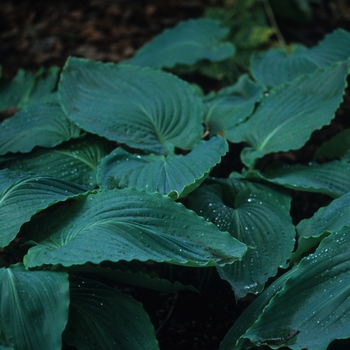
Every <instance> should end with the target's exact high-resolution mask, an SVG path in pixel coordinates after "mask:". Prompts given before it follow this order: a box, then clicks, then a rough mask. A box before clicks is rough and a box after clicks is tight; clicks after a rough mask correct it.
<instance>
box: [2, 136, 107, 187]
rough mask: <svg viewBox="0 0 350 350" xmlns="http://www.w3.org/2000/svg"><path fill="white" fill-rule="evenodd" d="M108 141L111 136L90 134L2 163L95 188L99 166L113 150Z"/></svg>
mask: <svg viewBox="0 0 350 350" xmlns="http://www.w3.org/2000/svg"><path fill="white" fill-rule="evenodd" d="M108 145H109V143H108V142H107V140H105V139H101V138H99V137H97V136H92V135H89V136H86V137H84V138H82V139H76V140H72V141H70V142H68V143H64V144H62V145H59V146H58V147H56V148H53V149H38V150H34V151H32V152H31V153H29V154H20V155H16V156H13V155H11V156H8V157H3V158H2V159H0V162H1V163H0V166H1V167H2V168H9V169H11V170H20V171H24V172H27V173H31V174H36V175H44V174H45V175H50V176H56V177H59V178H60V179H64V180H66V181H71V182H76V183H79V184H81V185H83V186H86V187H89V188H95V187H96V185H97V183H96V169H97V166H98V164H99V163H100V161H101V160H102V158H103V157H105V156H106V155H107V154H108V153H109V151H110V149H109V147H108Z"/></svg>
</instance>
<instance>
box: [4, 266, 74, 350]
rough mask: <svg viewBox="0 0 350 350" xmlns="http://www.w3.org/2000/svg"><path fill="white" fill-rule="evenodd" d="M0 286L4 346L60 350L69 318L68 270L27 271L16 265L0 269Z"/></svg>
mask: <svg viewBox="0 0 350 350" xmlns="http://www.w3.org/2000/svg"><path fill="white" fill-rule="evenodd" d="M0 285H1V290H0V330H1V336H2V338H3V339H4V341H5V343H6V344H4V345H6V346H12V347H13V348H15V349H26V350H47V349H52V350H54V349H57V350H60V349H61V348H62V341H61V336H62V332H63V330H64V328H65V327H66V323H67V320H68V307H69V282H68V275H67V273H65V272H52V271H28V270H26V269H25V268H24V267H23V266H22V265H20V264H17V265H15V266H11V267H9V268H6V269H5V268H1V269H0Z"/></svg>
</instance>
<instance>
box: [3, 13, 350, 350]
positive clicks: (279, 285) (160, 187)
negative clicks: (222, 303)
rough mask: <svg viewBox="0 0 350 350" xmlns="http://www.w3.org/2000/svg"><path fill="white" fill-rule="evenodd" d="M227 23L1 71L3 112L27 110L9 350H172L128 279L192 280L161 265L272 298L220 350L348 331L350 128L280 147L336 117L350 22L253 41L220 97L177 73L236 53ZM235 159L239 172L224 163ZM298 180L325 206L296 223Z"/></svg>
mask: <svg viewBox="0 0 350 350" xmlns="http://www.w3.org/2000/svg"><path fill="white" fill-rule="evenodd" d="M228 32H229V29H228V28H225V27H223V26H222V25H221V24H220V23H219V22H218V21H215V20H212V19H199V20H190V21H187V22H182V23H180V24H179V25H178V26H176V27H175V28H173V29H170V30H167V31H165V32H164V33H161V34H160V35H159V36H158V37H157V38H155V39H154V40H153V41H152V42H150V43H148V44H146V45H145V46H144V47H143V48H141V49H140V50H139V51H138V52H137V53H136V55H135V56H134V57H133V58H132V59H130V60H128V61H126V62H121V63H120V64H114V63H102V62H94V61H91V60H87V59H82V58H75V57H70V58H69V59H68V60H67V62H66V64H65V66H64V68H63V69H62V70H59V69H57V68H55V67H53V68H51V69H49V70H47V71H44V70H41V71H39V72H37V73H36V74H35V75H34V76H33V75H31V74H30V73H28V72H25V71H22V70H20V71H19V72H18V74H17V75H16V76H15V78H14V79H13V80H12V81H6V80H5V79H4V78H2V80H1V86H0V87H1V90H0V109H1V110H2V111H5V110H6V109H8V108H9V107H11V109H12V110H13V108H16V111H17V113H16V114H14V115H13V116H12V117H9V118H6V119H5V120H3V121H2V122H1V124H0V153H1V155H2V156H1V159H0V166H1V170H0V179H1V181H0V219H1V225H2V226H1V227H2V229H1V233H0V244H1V247H2V250H1V257H2V261H1V263H2V268H1V269H0V280H1V290H0V345H1V348H3V349H61V348H62V346H63V344H69V345H70V346H72V347H76V348H77V349H94V348H98V349H135V350H136V349H152V350H153V349H158V348H159V346H158V342H157V338H156V335H155V331H154V327H153V325H152V323H151V322H150V319H149V316H148V315H147V313H146V312H145V311H144V309H143V307H142V305H141V304H140V303H139V302H138V301H137V300H135V299H134V298H132V297H131V296H130V295H129V294H128V293H127V288H126V287H125V286H137V287H142V288H150V289H154V290H158V291H160V292H169V291H176V290H181V289H192V290H194V288H193V287H191V286H187V285H184V284H182V283H181V281H178V282H176V283H171V282H170V281H169V280H167V279H164V278H160V277H157V276H151V275H150V274H149V273H148V272H147V270H146V269H144V266H145V263H146V262H150V261H151V262H153V263H166V264H169V265H173V266H174V268H176V265H181V266H184V267H188V268H192V269H198V270H203V269H205V268H207V267H210V266H211V267H213V266H214V267H216V270H217V272H218V274H219V276H220V277H221V278H222V279H224V280H226V281H227V282H228V283H229V284H230V286H231V287H232V298H233V299H234V298H235V299H236V301H237V302H239V300H240V299H241V298H243V297H245V296H247V295H248V294H253V295H259V296H258V297H257V298H256V299H255V300H254V302H253V303H252V304H251V305H250V306H249V308H248V309H246V311H245V312H243V313H242V315H241V316H240V318H239V319H238V320H237V322H235V323H234V324H233V326H232V328H231V329H230V331H229V332H228V333H227V335H226V337H225V338H224V339H223V341H222V343H221V346H220V350H223V349H225V350H226V349H246V348H250V347H257V346H261V345H266V346H269V347H271V348H279V347H285V346H287V347H290V348H292V349H302V348H307V349H326V348H327V346H328V345H329V343H330V342H331V341H332V340H334V339H340V338H348V337H350V331H349V327H348V324H349V322H350V307H349V303H348V297H349V294H350V288H349V282H350V263H349V254H348V252H349V249H350V238H349V237H350V236H349V233H350V232H349V230H350V227H349V225H350V213H349V205H348V203H349V199H348V197H349V190H350V180H349V179H350V165H349V156H348V154H349V151H348V148H349V146H348V145H349V141H348V138H349V136H348V135H349V133H348V130H345V131H344V132H342V133H341V134H339V135H337V136H335V137H334V138H333V139H332V140H329V141H328V142H327V143H326V144H324V145H322V146H321V147H320V148H319V150H318V151H317V152H316V153H315V159H314V160H313V161H312V162H310V163H307V164H305V163H295V162H292V163H288V164H287V163H281V162H280V161H273V160H272V159H274V158H273V157H271V156H269V155H271V154H274V153H276V154H277V155H281V154H282V155H283V154H287V153H288V152H291V151H294V150H298V149H300V148H302V147H303V145H304V144H305V143H306V142H307V141H308V140H309V138H310V136H311V134H312V133H313V131H315V130H318V129H320V128H322V127H323V126H325V125H327V124H329V123H330V122H331V120H332V119H333V118H334V117H335V114H336V111H337V109H338V108H339V106H340V104H341V102H342V100H343V95H344V92H345V88H346V79H347V76H348V73H349V64H350V61H349V56H350V49H349V48H350V45H349V43H350V34H349V33H347V32H345V31H343V30H337V31H334V32H333V33H332V34H330V35H328V36H326V37H325V38H324V40H322V41H321V42H320V43H318V44H317V45H316V46H315V47H312V48H306V47H304V46H302V45H294V46H291V47H288V48H285V49H271V50H268V51H266V52H263V53H256V54H255V55H253V57H252V59H251V61H250V70H249V72H245V73H243V72H242V74H241V75H240V76H239V77H238V79H237V81H235V82H234V83H233V84H231V85H228V86H222V88H221V89H220V90H218V91H211V92H208V93H207V94H204V93H203V92H202V90H201V88H200V87H199V86H195V85H193V84H192V85H191V84H189V83H188V82H187V81H185V80H184V79H182V78H181V77H179V76H176V75H175V74H174V72H176V71H177V70H176V66H177V67H179V66H185V65H187V66H189V67H191V66H194V65H197V67H198V66H200V64H205V65H206V67H208V66H210V64H213V65H216V64H217V62H221V61H224V60H227V59H230V57H233V56H234V55H235V52H236V47H235V45H234V44H233V42H232V41H230V39H229V38H227V35H228ZM187 39H188V40H187ZM162 68H166V69H173V73H169V72H166V71H164V70H162ZM180 71H181V69H180ZM228 73H229V72H228ZM57 80H58V81H59V83H58V85H57V84H56V83H57ZM345 140H346V141H345ZM233 144H240V145H242V148H241V149H242V151H241V152H240V154H233V152H232V149H233V148H232V147H231V146H232V145H233ZM235 149H236V148H235ZM276 158H277V160H278V159H282V157H280V158H278V156H277V157H276ZM222 159H225V160H226V163H225V162H223V163H221V164H220V162H221V161H222ZM233 159H236V163H237V162H238V161H239V159H240V161H241V171H235V172H231V173H230V174H229V175H228V176H227V173H226V172H225V171H223V169H222V167H223V164H227V161H232V160H233ZM320 159H322V160H323V161H322V162H319V161H318V160H320ZM213 171H215V173H216V174H223V175H222V176H216V177H213V176H212V174H213ZM224 174H225V175H224ZM293 191H299V192H300V191H305V192H316V193H321V194H324V195H326V196H327V198H329V201H328V203H329V205H327V206H324V207H322V208H320V209H319V211H317V212H315V213H314V215H313V216H312V217H310V218H307V219H304V220H302V221H300V222H295V219H294V218H293V217H292V216H291V206H292V203H291V199H292V194H293ZM271 278H272V279H273V282H271ZM266 286H267V287H266Z"/></svg>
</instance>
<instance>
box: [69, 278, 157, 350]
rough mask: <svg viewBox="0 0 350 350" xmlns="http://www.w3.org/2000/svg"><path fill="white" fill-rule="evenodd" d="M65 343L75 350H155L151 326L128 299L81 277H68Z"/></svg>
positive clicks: (144, 315) (141, 312) (135, 305)
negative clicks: (69, 278) (69, 297)
mask: <svg viewBox="0 0 350 350" xmlns="http://www.w3.org/2000/svg"><path fill="white" fill-rule="evenodd" d="M70 292H71V303H70V308H69V323H68V325H67V329H66V330H65V333H64V339H65V340H66V341H67V343H68V344H70V345H74V346H76V347H77V348H79V349H94V348H96V349H106V350H108V349H110V350H114V349H122V350H139V349H145V350H157V349H159V347H158V342H157V339H156V336H155V332H154V328H153V325H152V323H151V321H150V319H149V316H148V314H147V313H146V312H145V311H144V309H143V307H142V304H141V303H139V302H137V301H136V300H134V299H133V298H132V297H131V296H129V295H127V294H123V293H121V292H118V291H116V290H115V289H113V288H111V287H108V286H106V285H103V284H101V283H98V282H95V281H91V280H88V279H85V278H71V287H70Z"/></svg>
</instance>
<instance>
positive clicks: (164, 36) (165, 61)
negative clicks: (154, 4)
mask: <svg viewBox="0 0 350 350" xmlns="http://www.w3.org/2000/svg"><path fill="white" fill-rule="evenodd" d="M228 32H229V29H228V28H225V27H223V26H222V25H221V24H220V22H218V21H214V20H211V19H208V18H199V19H190V20H188V21H183V22H180V23H178V24H177V25H176V26H175V27H174V28H171V29H166V30H165V31H163V32H162V33H160V34H159V35H157V36H156V37H154V38H153V39H152V41H151V42H149V43H147V44H145V45H144V46H143V47H142V48H141V49H139V50H138V51H137V52H136V54H135V56H134V57H133V58H131V59H129V60H128V61H127V63H130V64H134V65H139V66H148V67H151V68H162V67H166V68H172V67H174V66H175V65H176V64H187V65H193V64H194V63H195V62H197V61H199V60H204V59H205V60H209V61H222V60H224V59H226V58H228V57H230V56H232V55H233V54H234V51H235V48H234V46H233V45H232V44H231V43H230V42H222V41H223V40H224V38H225V37H226V35H227V34H228Z"/></svg>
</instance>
